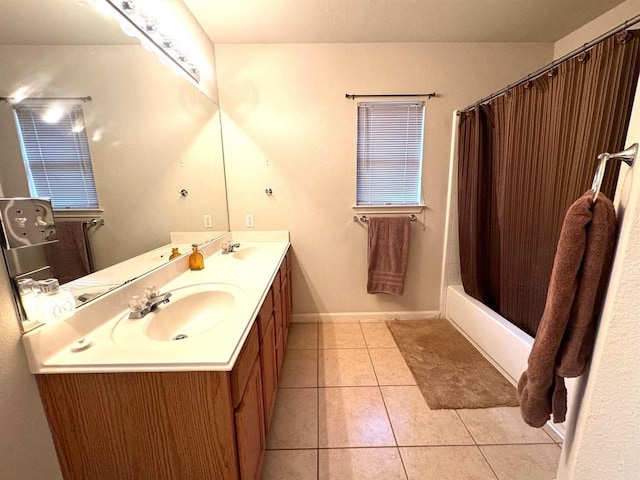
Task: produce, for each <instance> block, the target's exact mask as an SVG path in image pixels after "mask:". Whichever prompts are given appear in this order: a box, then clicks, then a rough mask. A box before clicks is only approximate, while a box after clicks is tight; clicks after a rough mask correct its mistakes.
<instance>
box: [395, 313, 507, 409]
mask: <svg viewBox="0 0 640 480" xmlns="http://www.w3.org/2000/svg"><path fill="white" fill-rule="evenodd" d="M386 323H387V327H388V328H389V330H390V331H391V334H392V335H393V338H394V339H395V341H396V344H397V345H398V348H399V349H400V352H402V356H403V357H404V359H405V361H406V362H407V365H408V366H409V368H410V369H411V372H412V373H413V376H414V377H415V379H416V382H417V384H418V386H419V387H420V390H421V391H422V395H423V396H424V398H425V400H426V401H427V404H428V405H429V407H430V408H431V409H452V408H489V407H498V406H517V405H518V399H517V396H516V389H515V387H514V386H513V385H511V383H509V381H508V380H507V379H506V378H504V376H502V374H501V373H500V372H498V370H497V369H496V368H495V367H494V366H493V365H491V363H489V361H487V359H485V358H484V357H483V356H482V354H481V353H480V352H479V351H478V350H476V349H475V348H474V346H473V345H471V343H469V341H468V340H467V339H466V338H464V336H463V335H462V334H461V333H460V332H458V330H456V329H455V327H453V325H451V324H450V323H449V322H448V321H447V320H443V319H435V320H411V321H405V320H393V321H388V322H386Z"/></svg>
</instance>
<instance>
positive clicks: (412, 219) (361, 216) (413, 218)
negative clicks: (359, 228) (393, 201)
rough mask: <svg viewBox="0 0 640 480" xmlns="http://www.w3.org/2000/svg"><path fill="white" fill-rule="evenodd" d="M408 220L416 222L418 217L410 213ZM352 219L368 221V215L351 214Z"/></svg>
mask: <svg viewBox="0 0 640 480" xmlns="http://www.w3.org/2000/svg"><path fill="white" fill-rule="evenodd" d="M409 220H411V221H412V222H417V221H418V217H416V216H415V215H413V214H411V215H409ZM353 221H354V222H362V223H366V222H368V221H369V217H367V216H366V215H360V216H358V215H354V216H353Z"/></svg>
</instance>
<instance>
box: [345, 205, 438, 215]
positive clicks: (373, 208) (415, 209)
mask: <svg viewBox="0 0 640 480" xmlns="http://www.w3.org/2000/svg"><path fill="white" fill-rule="evenodd" d="M425 207H426V205H424V204H420V205H354V206H353V207H352V208H353V210H355V211H356V212H359V213H363V214H364V213H407V214H410V213H422V210H423V209H424V208H425Z"/></svg>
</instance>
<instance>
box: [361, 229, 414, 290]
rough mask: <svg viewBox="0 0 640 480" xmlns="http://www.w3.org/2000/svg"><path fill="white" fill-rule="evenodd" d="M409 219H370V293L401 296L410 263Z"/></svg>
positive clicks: (368, 285) (368, 284)
mask: <svg viewBox="0 0 640 480" xmlns="http://www.w3.org/2000/svg"><path fill="white" fill-rule="evenodd" d="M410 221H411V220H410V219H409V217H372V218H370V219H369V250H368V255H367V256H368V261H369V267H368V273H369V278H368V281H367V293H392V294H395V295H402V291H403V289H404V277H405V274H406V272H407V263H408V261H409V235H410V233H411V232H410Z"/></svg>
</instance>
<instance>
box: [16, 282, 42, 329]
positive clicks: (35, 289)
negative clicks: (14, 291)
mask: <svg viewBox="0 0 640 480" xmlns="http://www.w3.org/2000/svg"><path fill="white" fill-rule="evenodd" d="M39 292H40V287H39V286H38V282H36V281H35V280H34V279H33V278H22V279H20V280H18V293H19V294H20V303H22V308H23V309H24V313H25V315H26V316H27V320H36V318H37V310H36V305H37V300H36V297H37V296H38V293H39Z"/></svg>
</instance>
